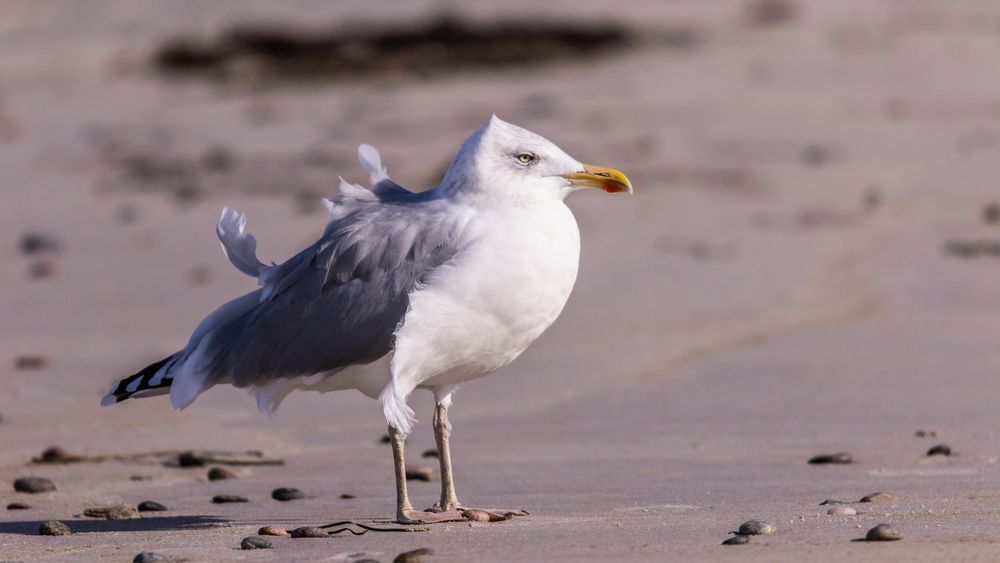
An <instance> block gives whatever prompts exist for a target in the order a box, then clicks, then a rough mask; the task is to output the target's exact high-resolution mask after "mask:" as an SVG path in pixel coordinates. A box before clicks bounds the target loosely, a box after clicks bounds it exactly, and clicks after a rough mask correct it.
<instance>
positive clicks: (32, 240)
mask: <svg viewBox="0 0 1000 563" xmlns="http://www.w3.org/2000/svg"><path fill="white" fill-rule="evenodd" d="M61 247H62V243H61V242H60V241H59V239H58V238H56V237H55V236H53V235H49V234H45V233H37V232H36V233H25V234H24V235H23V236H22V237H21V254H24V255H26V256H27V255H31V254H41V253H43V252H59V249H60V248H61Z"/></svg>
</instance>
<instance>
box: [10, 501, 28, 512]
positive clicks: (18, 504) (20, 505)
mask: <svg viewBox="0 0 1000 563" xmlns="http://www.w3.org/2000/svg"><path fill="white" fill-rule="evenodd" d="M29 508H31V507H30V506H28V505H27V504H24V503H23V502H12V503H10V504H8V505H7V510H28V509H29Z"/></svg>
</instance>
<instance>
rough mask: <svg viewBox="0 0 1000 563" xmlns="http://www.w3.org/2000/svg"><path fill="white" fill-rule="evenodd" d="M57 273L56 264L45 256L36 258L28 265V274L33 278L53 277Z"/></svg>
mask: <svg viewBox="0 0 1000 563" xmlns="http://www.w3.org/2000/svg"><path fill="white" fill-rule="evenodd" d="M55 273H56V265H55V264H54V263H53V262H52V261H50V260H45V259H44V258H42V259H39V260H35V261H34V262H32V263H31V264H29V265H28V276H30V277H31V279H33V280H41V279H45V278H51V277H52V276H53V275H54V274H55Z"/></svg>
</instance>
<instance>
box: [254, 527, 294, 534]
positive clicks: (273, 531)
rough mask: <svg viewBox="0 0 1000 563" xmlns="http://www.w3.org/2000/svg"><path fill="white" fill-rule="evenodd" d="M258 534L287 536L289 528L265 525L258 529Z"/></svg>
mask: <svg viewBox="0 0 1000 563" xmlns="http://www.w3.org/2000/svg"><path fill="white" fill-rule="evenodd" d="M257 535H258V536H287V535H288V530H286V529H284V528H279V527H277V526H264V527H263V528H261V529H259V530H257Z"/></svg>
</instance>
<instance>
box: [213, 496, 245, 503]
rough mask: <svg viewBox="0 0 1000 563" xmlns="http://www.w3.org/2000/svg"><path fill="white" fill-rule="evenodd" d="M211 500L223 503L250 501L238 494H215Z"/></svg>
mask: <svg viewBox="0 0 1000 563" xmlns="http://www.w3.org/2000/svg"><path fill="white" fill-rule="evenodd" d="M212 502H214V503H215V504H225V503H227V502H250V499H248V498H247V497H241V496H239V495H215V496H214V497H212Z"/></svg>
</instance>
